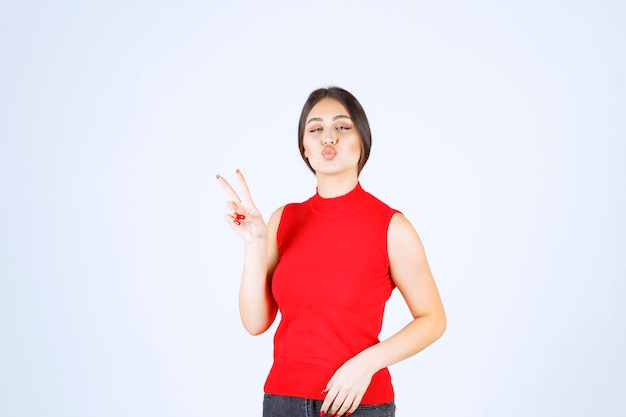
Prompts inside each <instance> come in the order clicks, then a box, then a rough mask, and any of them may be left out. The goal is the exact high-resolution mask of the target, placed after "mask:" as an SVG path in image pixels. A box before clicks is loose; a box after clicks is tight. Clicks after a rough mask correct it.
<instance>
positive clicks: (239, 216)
mask: <svg viewBox="0 0 626 417" xmlns="http://www.w3.org/2000/svg"><path fill="white" fill-rule="evenodd" d="M245 218H246V216H244V215H243V214H237V220H243V219H245Z"/></svg>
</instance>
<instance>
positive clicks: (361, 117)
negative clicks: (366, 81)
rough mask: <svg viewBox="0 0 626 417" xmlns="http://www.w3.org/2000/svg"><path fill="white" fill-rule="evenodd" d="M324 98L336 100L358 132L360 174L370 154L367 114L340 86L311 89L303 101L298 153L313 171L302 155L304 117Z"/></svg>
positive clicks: (370, 139) (299, 125) (370, 134)
mask: <svg viewBox="0 0 626 417" xmlns="http://www.w3.org/2000/svg"><path fill="white" fill-rule="evenodd" d="M325 98H332V99H333V100H337V101H338V102H339V103H341V104H342V105H343V106H344V107H345V108H346V110H347V111H348V115H349V116H350V119H352V122H353V123H354V126H355V127H356V130H357V132H358V133H359V138H360V139H361V157H360V158H359V165H358V173H359V174H360V173H361V170H362V169H363V167H364V166H365V163H366V162H367V159H368V158H369V156H370V149H371V148H372V132H371V131H370V124H369V122H368V121H367V116H366V115H365V110H363V107H361V103H359V101H358V100H357V99H356V97H354V96H353V95H352V93H350V92H349V91H347V90H344V89H343V88H340V87H328V88H319V89H317V90H315V91H313V92H312V93H311V94H310V95H309V98H308V99H307V100H306V102H305V103H304V106H303V107H302V112H301V113H300V121H299V122H298V147H299V148H300V155H301V156H302V159H303V160H304V162H305V163H306V164H307V166H308V167H309V169H310V170H311V171H313V173H315V170H314V169H313V167H312V166H311V164H309V160H308V159H307V158H306V157H305V156H304V142H303V139H304V129H305V126H306V118H307V116H308V115H309V113H310V112H311V109H313V107H314V106H315V105H316V104H317V103H319V102H320V101H322V99H325Z"/></svg>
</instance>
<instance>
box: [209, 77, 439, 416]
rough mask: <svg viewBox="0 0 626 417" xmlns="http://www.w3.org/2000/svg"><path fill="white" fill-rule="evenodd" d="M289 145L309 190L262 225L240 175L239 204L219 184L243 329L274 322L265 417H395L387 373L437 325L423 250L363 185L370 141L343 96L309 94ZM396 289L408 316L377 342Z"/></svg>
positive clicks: (360, 115) (427, 340)
mask: <svg viewBox="0 0 626 417" xmlns="http://www.w3.org/2000/svg"><path fill="white" fill-rule="evenodd" d="M298 145H299V148H300V153H301V155H302V158H303V159H304V162H305V163H306V164H307V165H308V167H309V168H310V169H311V170H312V171H313V173H314V174H315V176H316V179H317V189H316V193H315V194H314V195H313V196H312V197H311V198H310V199H308V200H307V201H304V202H302V203H292V204H287V205H285V206H283V207H280V208H278V209H277V210H276V211H274V213H273V214H272V215H271V217H270V219H269V221H268V223H267V224H266V223H265V221H264V220H263V218H262V216H261V213H260V212H259V210H258V209H257V208H256V207H255V205H254V203H253V200H252V197H251V195H250V191H249V189H248V186H247V185H246V181H245V179H244V176H243V174H242V173H241V172H240V171H239V170H237V179H238V181H239V185H240V187H241V196H239V195H238V194H237V193H236V192H235V190H234V189H233V188H232V187H231V186H230V184H229V183H228V182H227V181H226V179H224V178H223V177H221V176H219V175H218V176H217V178H218V180H219V182H220V183H221V185H222V186H223V187H224V189H225V190H226V193H227V194H228V198H229V201H228V203H227V211H228V212H227V214H226V215H225V216H224V218H225V220H226V222H227V223H228V224H229V225H230V226H231V227H232V229H233V230H234V231H235V232H236V233H237V234H238V235H239V236H241V238H242V239H243V241H244V248H245V255H244V264H243V273H242V278H241V286H240V293H239V309H240V314H241V320H242V322H243V325H244V327H245V328H246V330H247V331H248V332H250V333H251V334H253V335H258V334H261V333H263V332H265V331H266V330H267V329H268V328H269V327H270V326H271V325H272V323H273V322H274V319H275V318H276V315H277V312H278V311H280V313H281V320H280V323H279V325H278V327H277V330H276V334H275V337H274V363H273V366H272V369H271V370H270V373H269V375H268V377H267V380H266V382H265V387H264V388H265V396H264V401H263V416H264V417H283V416H284V417H295V416H303V417H304V416H311V415H313V413H316V414H319V415H321V416H324V415H329V416H343V415H345V416H348V415H352V416H353V417H358V416H371V417H374V416H386V417H387V416H393V415H395V403H394V391H393V387H392V384H391V377H390V374H389V371H388V370H387V367H388V366H390V365H392V364H394V363H396V362H398V361H401V360H403V359H405V358H408V357H410V356H412V355H414V354H416V353H417V352H419V351H421V350H422V349H424V348H425V347H427V346H428V345H430V344H431V343H433V342H434V341H435V340H437V339H438V338H439V337H440V336H441V335H442V334H443V332H444V330H445V326H446V319H445V312H444V308H443V305H442V302H441V299H440V297H439V293H438V290H437V286H436V284H435V281H434V279H433V276H432V274H431V271H430V268H429V266H428V261H427V259H426V255H425V252H424V248H423V246H422V242H421V240H420V238H419V236H418V234H417V232H416V231H415V229H414V228H413V226H412V225H411V223H410V222H409V221H408V220H407V219H406V218H405V217H404V216H403V215H402V214H401V213H400V212H399V211H397V210H395V209H392V208H390V207H389V206H388V205H386V204H385V203H383V202H381V201H380V200H378V199H377V198H375V197H374V196H373V195H371V194H369V193H368V192H366V191H365V190H364V189H363V188H362V187H361V184H360V182H359V174H360V172H361V170H362V169H363V166H364V165H365V163H366V162H367V159H368V157H369V153H370V148H371V133H370V128H369V123H368V121H367V117H366V115H365V112H364V110H363V108H362V107H361V105H360V103H359V102H358V101H357V99H356V98H355V97H354V96H353V95H352V94H351V93H349V92H348V91H346V90H344V89H341V88H338V87H331V88H327V89H326V88H322V89H318V90H315V91H313V92H312V93H311V94H310V96H309V98H308V99H307V101H306V103H305V104H304V107H303V109H302V113H301V115H300V122H299V125H298ZM396 287H397V288H398V290H399V291H400V293H401V294H402V296H403V298H404V300H405V301H406V304H407V306H408V308H409V310H410V312H411V314H412V316H413V319H412V320H411V321H410V322H409V323H408V324H407V325H406V326H405V327H404V328H402V329H401V330H400V331H398V332H397V333H395V334H394V335H393V336H391V337H389V338H388V339H386V340H384V341H380V340H379V338H378V335H379V333H380V330H381V326H382V320H383V312H384V306H385V302H386V301H387V300H388V299H389V297H390V295H391V292H392V290H393V289H394V288H396Z"/></svg>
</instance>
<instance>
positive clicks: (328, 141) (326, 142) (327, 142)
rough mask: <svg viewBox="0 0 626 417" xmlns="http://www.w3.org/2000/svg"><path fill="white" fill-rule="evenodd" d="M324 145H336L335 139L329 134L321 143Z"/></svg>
mask: <svg viewBox="0 0 626 417" xmlns="http://www.w3.org/2000/svg"><path fill="white" fill-rule="evenodd" d="M322 143H323V144H324V145H334V144H335V143H337V138H335V137H334V136H332V135H331V134H330V133H329V134H327V135H326V136H324V140H323V141H322Z"/></svg>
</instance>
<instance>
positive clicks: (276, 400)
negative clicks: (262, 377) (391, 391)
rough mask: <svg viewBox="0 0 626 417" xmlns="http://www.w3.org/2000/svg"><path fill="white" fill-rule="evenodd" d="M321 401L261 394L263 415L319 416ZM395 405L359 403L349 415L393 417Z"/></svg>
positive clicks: (274, 416) (284, 416)
mask: <svg viewBox="0 0 626 417" xmlns="http://www.w3.org/2000/svg"><path fill="white" fill-rule="evenodd" d="M323 403H324V402H323V401H319V400H309V399H307V398H299V397H285V396H282V395H274V394H265V395H264V396H263V417H319V416H320V410H321V408H322V404H323ZM395 415H396V405H395V403H394V402H393V401H391V402H390V403H387V404H375V405H360V406H359V407H358V408H357V409H356V411H355V412H354V413H352V414H350V417H394V416H395Z"/></svg>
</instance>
